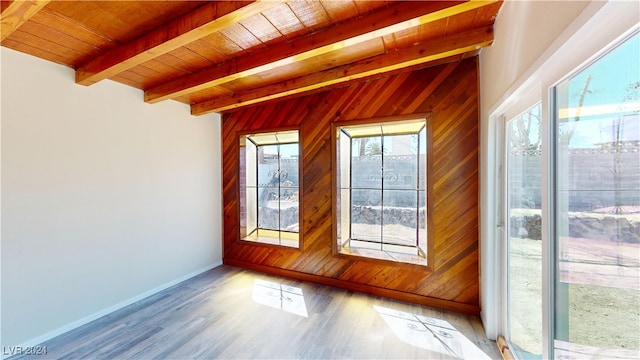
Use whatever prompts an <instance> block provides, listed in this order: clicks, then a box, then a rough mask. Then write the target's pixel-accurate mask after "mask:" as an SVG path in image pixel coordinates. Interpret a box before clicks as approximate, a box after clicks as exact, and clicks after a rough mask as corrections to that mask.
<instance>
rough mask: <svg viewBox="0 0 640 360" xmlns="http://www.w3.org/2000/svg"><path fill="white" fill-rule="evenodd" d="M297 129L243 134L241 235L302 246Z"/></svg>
mask: <svg viewBox="0 0 640 360" xmlns="http://www.w3.org/2000/svg"><path fill="white" fill-rule="evenodd" d="M298 158H299V145H298V132H297V131H283V132H273V133H262V134H252V135H244V136H241V137H240V237H241V239H242V240H246V241H254V242H260V243H267V244H276V245H282V246H289V247H298V246H299V235H298V234H299V230H298V229H299V222H300V220H299V218H300V215H299V214H300V211H299V202H298V196H299V195H298V194H299V176H298V174H299V162H298Z"/></svg>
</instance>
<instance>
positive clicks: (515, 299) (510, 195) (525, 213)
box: [504, 103, 542, 359]
mask: <svg viewBox="0 0 640 360" xmlns="http://www.w3.org/2000/svg"><path fill="white" fill-rule="evenodd" d="M541 120H542V117H541V106H540V104H539V103H538V104H537V105H535V106H533V107H532V108H530V109H528V110H527V111H525V112H524V113H522V114H520V115H519V116H517V117H515V118H513V119H511V120H509V121H507V124H506V134H505V135H506V142H505V145H506V149H505V150H506V159H505V160H506V171H505V173H506V177H505V178H506V199H507V201H506V214H505V215H506V224H507V226H506V237H505V239H504V241H505V242H506V244H505V245H506V246H505V249H506V252H507V268H508V269H507V274H508V275H507V302H508V306H507V309H508V314H507V315H508V319H507V321H508V325H507V326H508V329H509V331H508V333H509V339H508V340H509V342H510V346H511V349H512V350H513V351H514V352H515V353H516V354H517V355H518V356H519V357H520V358H524V359H531V358H534V359H535V358H541V356H542V204H541V199H542V198H541V186H540V184H541V183H542V181H541V174H542V171H541V170H542V151H541V145H542V134H541Z"/></svg>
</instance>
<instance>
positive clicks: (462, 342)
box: [373, 305, 490, 360]
mask: <svg viewBox="0 0 640 360" xmlns="http://www.w3.org/2000/svg"><path fill="white" fill-rule="evenodd" d="M373 307H374V308H375V309H376V310H377V311H378V313H379V314H380V316H382V318H383V319H384V321H385V322H386V323H387V325H389V327H391V329H392V330H393V332H394V333H395V334H396V336H397V337H398V339H400V340H401V341H403V342H405V343H407V344H409V345H413V346H417V347H420V348H423V349H427V350H429V351H435V352H437V353H440V354H445V355H449V356H453V357H456V358H459V359H478V360H480V359H490V358H489V357H488V356H487V354H485V353H484V352H482V350H480V349H479V348H478V347H477V346H476V345H474V344H473V342H471V340H469V339H468V338H467V337H466V336H464V335H462V334H461V333H460V332H459V331H458V330H456V328H454V327H453V326H452V325H451V324H450V323H449V322H448V321H445V320H440V319H435V318H431V317H426V316H422V315H418V314H411V313H408V312H404V311H398V310H393V309H389V308H386V307H382V306H377V305H374V306H373Z"/></svg>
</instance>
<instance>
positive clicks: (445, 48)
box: [191, 25, 493, 115]
mask: <svg viewBox="0 0 640 360" xmlns="http://www.w3.org/2000/svg"><path fill="white" fill-rule="evenodd" d="M492 42H493V26H491V25H489V26H485V27H481V28H478V29H475V30H472V31H467V32H463V33H459V34H455V35H450V36H447V37H444V38H441V39H436V40H432V41H428V42H425V43H422V44H418V45H416V46H413V47H410V48H406V49H402V50H399V51H396V52H392V53H388V54H383V55H378V56H375V57H372V58H369V59H366V60H361V61H358V62H355V63H352V64H348V65H344V66H339V67H335V68H332V69H329V70H325V71H322V72H319V73H314V74H310V75H308V76H303V77H299V78H296V79H292V80H288V81H284V82H280V83H277V84H272V85H267V86H263V87H261V88H257V89H253V90H249V91H246V92H242V93H237V94H234V95H231V96H223V97H218V98H215V99H211V100H207V101H204V102H200V103H197V104H193V105H191V113H192V114H193V115H202V114H207V113H211V112H223V111H225V110H230V109H234V108H238V107H242V106H247V105H251V104H255V103H259V102H263V101H268V100H273V99H278V98H282V97H285V96H290V95H295V94H300V93H304V92H308V91H311V90H316V89H320V88H324V87H327V86H331V85H335V84H340V83H345V82H348V81H352V80H357V79H362V78H365V77H368V76H372V75H376V74H382V73H387V72H390V71H394V70H398V69H401V68H405V67H410V66H415V65H419V64H424V63H426V62H431V61H436V60H439V59H443V58H449V57H452V56H456V55H461V54H465V53H468V52H471V51H475V50H478V49H480V48H483V47H486V46H489V45H491V43H492Z"/></svg>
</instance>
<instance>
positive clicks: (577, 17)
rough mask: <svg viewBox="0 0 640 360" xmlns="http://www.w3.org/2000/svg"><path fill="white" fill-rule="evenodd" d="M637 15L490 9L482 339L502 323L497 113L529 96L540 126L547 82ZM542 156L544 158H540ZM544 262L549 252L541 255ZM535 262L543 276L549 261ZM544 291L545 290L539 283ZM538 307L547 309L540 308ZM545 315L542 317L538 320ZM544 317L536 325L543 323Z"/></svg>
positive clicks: (483, 59) (539, 6)
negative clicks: (539, 114)
mask: <svg viewBox="0 0 640 360" xmlns="http://www.w3.org/2000/svg"><path fill="white" fill-rule="evenodd" d="M638 21H640V6H639V3H638V2H637V1H636V0H630V1H620V0H616V1H609V2H606V1H600V0H596V1H509V0H507V1H506V2H505V3H504V4H503V6H502V9H501V10H500V13H499V14H498V17H497V20H496V23H495V29H494V30H495V41H494V44H493V45H492V46H491V47H490V48H486V49H483V50H482V52H481V54H480V93H481V130H480V131H481V139H480V147H481V158H480V181H481V185H480V186H481V196H480V206H481V208H482V209H483V211H482V212H481V220H480V221H481V231H480V237H481V238H480V244H481V245H480V246H481V259H480V267H481V280H480V282H481V309H482V313H481V316H482V320H483V323H484V326H485V329H486V331H487V336H488V337H489V338H492V339H493V338H495V337H496V335H498V332H499V331H501V329H502V328H504V318H502V309H503V308H504V306H503V304H502V300H503V298H502V291H503V289H502V288H501V286H502V284H503V282H504V278H503V277H504V276H505V274H504V273H503V272H501V271H502V270H503V268H501V264H503V262H504V257H503V256H504V254H502V253H501V251H500V250H501V249H500V247H501V243H500V230H499V228H498V227H496V225H497V224H498V223H499V222H500V219H499V215H500V214H499V211H500V207H499V198H500V192H501V190H502V189H501V186H500V180H499V179H498V177H499V174H500V167H499V166H498V161H497V160H499V159H498V154H499V152H498V151H499V150H500V146H501V144H500V141H501V136H500V135H499V134H498V131H499V130H500V125H501V121H500V119H499V117H500V116H501V115H505V117H506V118H512V117H513V116H515V115H517V114H518V113H519V112H521V111H524V110H525V109H526V108H527V107H528V106H531V105H533V104H534V103H535V102H537V101H541V102H542V111H543V127H545V125H546V121H547V116H546V112H547V109H548V94H549V88H550V87H551V86H553V84H554V83H556V82H557V81H559V80H561V79H562V78H563V77H564V76H566V75H568V74H570V73H571V72H572V71H574V70H575V69H576V68H578V67H579V66H580V65H582V64H584V63H585V62H586V61H588V60H589V59H590V58H593V56H595V54H597V53H598V52H600V51H602V50H603V49H604V48H605V47H606V46H608V45H609V44H610V43H611V42H613V41H614V40H615V39H617V38H618V37H620V36H622V35H623V34H624V33H625V32H627V31H628V30H629V29H631V28H632V27H633V26H636V25H637V23H638ZM546 136H548V134H547V133H546V132H543V149H542V150H543V154H546V155H547V156H548V141H547V138H546ZM545 161H548V158H547V160H545ZM543 165H544V166H543V167H544V170H543V174H542V177H543V184H542V188H543V199H542V201H543V204H542V205H543V215H544V214H545V208H548V196H544V194H545V193H546V194H548V191H546V189H547V188H548V186H549V176H548V174H547V173H546V172H547V169H548V168H549V166H548V163H546V162H545V164H543ZM548 224H549V221H545V220H544V219H543V254H545V253H547V250H549V245H550V244H549V241H548V239H545V238H544V236H547V234H548V230H549V228H548V226H549V225H548ZM543 258H544V259H545V260H544V261H549V257H548V256H545V255H543ZM544 261H543V274H542V276H543V283H545V281H548V279H547V280H545V278H549V276H550V272H549V269H550V267H551V265H552V264H551V263H546V266H544V265H545V262H544ZM542 296H543V304H547V305H545V306H548V301H545V300H544V298H546V297H548V296H550V295H549V293H548V289H545V288H544V287H543V294H542ZM544 312H546V313H547V314H548V309H547V308H545V309H544ZM547 321H549V317H548V316H547V317H545V318H544V320H543V323H544V322H547ZM549 326H550V324H548V323H545V324H543V327H545V328H549Z"/></svg>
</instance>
